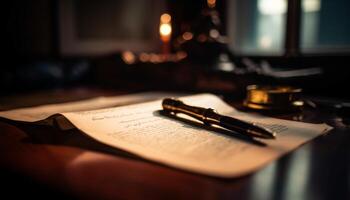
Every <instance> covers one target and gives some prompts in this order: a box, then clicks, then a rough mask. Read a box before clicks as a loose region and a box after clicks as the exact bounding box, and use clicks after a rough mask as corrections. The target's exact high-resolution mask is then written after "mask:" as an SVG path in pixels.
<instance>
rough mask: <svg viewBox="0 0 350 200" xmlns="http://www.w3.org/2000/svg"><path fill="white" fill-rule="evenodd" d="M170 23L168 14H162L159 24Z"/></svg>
mask: <svg viewBox="0 0 350 200" xmlns="http://www.w3.org/2000/svg"><path fill="white" fill-rule="evenodd" d="M170 21H171V16H170V15H169V14H168V13H164V14H162V15H161V16H160V23H162V24H165V23H170Z"/></svg>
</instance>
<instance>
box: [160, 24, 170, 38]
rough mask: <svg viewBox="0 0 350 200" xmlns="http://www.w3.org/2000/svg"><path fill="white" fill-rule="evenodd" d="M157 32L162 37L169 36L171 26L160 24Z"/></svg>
mask: <svg viewBox="0 0 350 200" xmlns="http://www.w3.org/2000/svg"><path fill="white" fill-rule="evenodd" d="M159 32H160V34H161V35H163V36H167V35H170V34H171V26H170V24H162V25H160V28H159Z"/></svg>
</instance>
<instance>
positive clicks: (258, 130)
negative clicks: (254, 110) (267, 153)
mask: <svg viewBox="0 0 350 200" xmlns="http://www.w3.org/2000/svg"><path fill="white" fill-rule="evenodd" d="M219 125H220V126H222V127H224V128H227V129H229V130H232V131H236V132H239V133H244V134H246V135H249V136H252V137H260V138H265V139H272V138H274V137H275V136H274V133H273V132H271V131H269V130H267V129H265V128H263V127H259V126H256V125H255V124H252V123H249V122H245V121H242V120H239V119H235V118H232V117H227V116H223V117H221V120H220V124H219Z"/></svg>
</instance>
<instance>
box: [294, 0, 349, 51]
mask: <svg viewBox="0 0 350 200" xmlns="http://www.w3.org/2000/svg"><path fill="white" fill-rule="evenodd" d="M301 13H302V16H301V45H300V46H301V51H302V52H316V53H320V52H321V53H327V52H339V51H349V50H350V1H349V0H302V12H301Z"/></svg>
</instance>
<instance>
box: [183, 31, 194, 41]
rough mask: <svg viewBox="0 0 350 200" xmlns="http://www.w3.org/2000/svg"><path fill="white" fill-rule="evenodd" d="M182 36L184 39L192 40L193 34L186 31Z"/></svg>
mask: <svg viewBox="0 0 350 200" xmlns="http://www.w3.org/2000/svg"><path fill="white" fill-rule="evenodd" d="M182 38H183V39H184V40H192V38H193V34H192V33H191V32H185V33H184V34H182Z"/></svg>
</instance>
